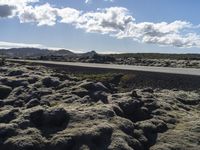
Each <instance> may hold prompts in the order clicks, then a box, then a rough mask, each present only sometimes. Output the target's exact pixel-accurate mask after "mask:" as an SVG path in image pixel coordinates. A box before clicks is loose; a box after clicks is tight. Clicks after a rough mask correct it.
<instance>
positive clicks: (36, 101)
mask: <svg viewBox="0 0 200 150" xmlns="http://www.w3.org/2000/svg"><path fill="white" fill-rule="evenodd" d="M37 105H40V101H39V100H38V99H36V98H35V99H32V100H30V101H29V102H28V103H27V104H26V107H27V108H31V107H35V106H37Z"/></svg>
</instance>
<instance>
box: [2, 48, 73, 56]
mask: <svg viewBox="0 0 200 150" xmlns="http://www.w3.org/2000/svg"><path fill="white" fill-rule="evenodd" d="M0 54H2V55H5V56H7V57H19V58H26V57H40V56H51V55H54V56H73V55H75V54H74V53H73V52H71V51H69V50H63V49H62V50H58V51H54V50H48V49H39V48H11V49H0Z"/></svg>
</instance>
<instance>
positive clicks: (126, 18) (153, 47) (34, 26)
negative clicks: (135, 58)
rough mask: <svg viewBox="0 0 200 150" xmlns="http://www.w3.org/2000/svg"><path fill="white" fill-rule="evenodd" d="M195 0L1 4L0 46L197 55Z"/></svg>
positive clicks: (199, 32)
mask: <svg viewBox="0 0 200 150" xmlns="http://www.w3.org/2000/svg"><path fill="white" fill-rule="evenodd" d="M199 7H200V1H199V0H192V1H191V0H190V1H189V0H113V1H111V0H107V1H106V0H89V1H85V0H48V1H47V0H19V1H17V2H16V1H14V0H0V47H2V48H9V47H27V46H28V47H40V48H46V47H48V48H66V49H70V50H74V51H77V52H80V51H83V52H85V51H90V50H96V51H98V52H102V53H110V52H160V53H199V52H200V25H199V24H200V21H199V18H198V12H199Z"/></svg>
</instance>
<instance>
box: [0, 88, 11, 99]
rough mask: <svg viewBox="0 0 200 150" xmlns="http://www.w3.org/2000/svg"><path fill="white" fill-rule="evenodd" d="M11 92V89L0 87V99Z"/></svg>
mask: <svg viewBox="0 0 200 150" xmlns="http://www.w3.org/2000/svg"><path fill="white" fill-rule="evenodd" d="M11 91H12V88H11V87H8V86H5V85H0V99H4V98H7V97H8V95H9V94H10V92H11Z"/></svg>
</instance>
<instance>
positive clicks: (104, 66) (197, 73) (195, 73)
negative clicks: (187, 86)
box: [8, 59, 200, 76]
mask: <svg viewBox="0 0 200 150" xmlns="http://www.w3.org/2000/svg"><path fill="white" fill-rule="evenodd" d="M8 61H12V62H26V63H36V64H47V65H48V64H49V65H62V66H68V67H69V66H73V67H86V68H97V69H98V68H100V69H114V70H127V71H143V72H157V73H167V74H179V75H192V76H200V69H193V68H170V67H151V66H133V65H115V64H96V63H79V62H57V61H40V60H19V59H8Z"/></svg>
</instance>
